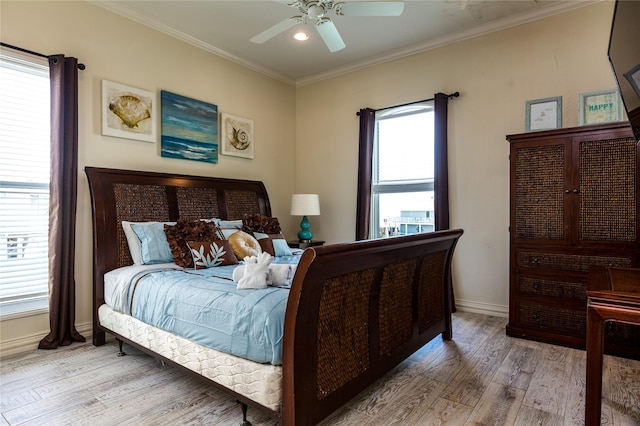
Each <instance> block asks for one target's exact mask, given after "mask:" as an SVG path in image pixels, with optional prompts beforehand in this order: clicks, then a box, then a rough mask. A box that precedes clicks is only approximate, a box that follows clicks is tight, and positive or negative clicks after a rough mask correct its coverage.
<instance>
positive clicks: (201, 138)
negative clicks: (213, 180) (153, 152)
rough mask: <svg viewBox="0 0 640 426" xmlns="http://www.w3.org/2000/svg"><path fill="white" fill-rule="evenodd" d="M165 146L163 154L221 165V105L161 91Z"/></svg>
mask: <svg viewBox="0 0 640 426" xmlns="http://www.w3.org/2000/svg"><path fill="white" fill-rule="evenodd" d="M160 102H161V109H162V113H161V117H162V118H161V122H162V135H161V138H160V140H161V142H162V147H161V149H160V155H161V156H163V157H169V158H181V159H184V160H194V161H204V162H208V163H217V162H218V151H219V149H218V106H217V105H214V104H210V103H207V102H203V101H199V100H196V99H191V98H187V97H186V96H181V95H177V94H175V93H171V92H167V91H166V90H161V91H160Z"/></svg>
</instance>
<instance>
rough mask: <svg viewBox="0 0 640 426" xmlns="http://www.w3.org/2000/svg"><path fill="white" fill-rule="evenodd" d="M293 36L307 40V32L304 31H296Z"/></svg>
mask: <svg viewBox="0 0 640 426" xmlns="http://www.w3.org/2000/svg"><path fill="white" fill-rule="evenodd" d="M293 38H295V39H296V40H298V41H307V40H309V34H307V33H305V32H304V31H298V32H297V33H295V34H294V35H293Z"/></svg>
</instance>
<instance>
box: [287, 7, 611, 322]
mask: <svg viewBox="0 0 640 426" xmlns="http://www.w3.org/2000/svg"><path fill="white" fill-rule="evenodd" d="M612 11H613V3H612V2H605V3H599V4H595V5H593V6H589V7H584V8H581V9H579V10H577V11H573V12H570V13H565V14H562V15H557V16H555V17H551V18H547V19H545V20H543V21H538V22H535V23H531V24H526V25H521V26H518V27H514V28H511V29H508V30H504V31H500V32H496V33H492V34H489V35H485V36H482V37H477V38H474V39H470V40H467V41H464V42H460V43H457V44H454V45H450V46H447V47H443V48H439V49H436V50H432V51H429V52H426V53H422V54H418V55H414V56H411V57H408V58H405V59H402V60H397V61H394V62H391V63H387V64H383V65H379V66H375V67H370V68H368V69H365V70H361V71H358V72H353V73H350V74H347V75H344V76H341V77H338V78H334V79H331V80H328V81H323V82H319V83H316V84H312V85H308V86H304V87H300V88H298V90H297V92H296V98H297V102H296V110H297V118H296V123H297V126H296V127H297V134H296V147H297V150H296V162H297V164H298V168H297V175H296V187H297V189H298V190H299V191H309V192H317V193H319V194H320V199H321V202H322V216H321V217H319V218H317V219H315V220H314V228H315V231H316V234H317V235H319V236H322V237H323V238H324V239H326V240H328V241H331V242H338V241H347V240H350V239H352V238H354V235H355V224H354V220H353V218H354V216H355V208H356V207H355V206H356V177H357V155H358V142H357V141H358V118H357V117H356V112H357V111H358V110H359V109H360V108H363V107H371V108H384V107H386V106H391V105H396V104H402V103H405V102H411V101H416V100H421V99H425V98H431V97H433V95H434V93H437V92H443V93H452V92H455V91H459V92H460V97H459V98H457V99H453V100H452V101H451V102H450V103H449V163H450V169H449V170H450V182H449V185H450V187H449V188H450V208H451V217H450V219H451V226H452V227H459V228H463V229H464V231H465V234H464V235H463V236H462V239H461V240H460V243H459V245H458V247H457V249H456V254H455V256H454V267H455V268H454V279H455V282H454V286H455V290H456V297H457V299H458V300H457V301H458V303H459V305H461V306H463V307H464V308H467V309H480V310H483V311H485V312H486V311H489V312H491V311H493V312H496V313H500V314H505V313H506V310H507V306H508V303H509V292H508V286H509V232H508V226H509V160H508V154H509V146H508V143H507V142H506V140H505V135H507V134H513V133H521V132H523V131H524V115H525V114H524V111H525V101H527V100H533V99H541V98H547V97H552V96H562V100H563V111H562V112H563V127H570V126H577V125H578V99H579V94H580V93H581V92H589V91H595V90H601V89H609V88H613V87H615V80H614V77H613V74H612V72H611V68H610V67H609V63H608V60H607V56H606V53H607V46H608V37H609V30H610V25H611V15H612ZM409 155H410V154H409Z"/></svg>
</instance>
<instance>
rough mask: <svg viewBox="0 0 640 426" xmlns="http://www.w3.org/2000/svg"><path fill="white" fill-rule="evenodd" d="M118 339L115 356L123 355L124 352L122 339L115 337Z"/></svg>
mask: <svg viewBox="0 0 640 426" xmlns="http://www.w3.org/2000/svg"><path fill="white" fill-rule="evenodd" d="M116 340H117V341H118V353H117V354H116V355H117V356H125V355H126V353H125V352H124V351H123V350H122V344H123V343H124V342H123V341H122V340H120V339H116Z"/></svg>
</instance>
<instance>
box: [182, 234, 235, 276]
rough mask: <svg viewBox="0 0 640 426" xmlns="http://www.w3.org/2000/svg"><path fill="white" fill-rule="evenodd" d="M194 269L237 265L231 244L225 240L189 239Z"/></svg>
mask: <svg viewBox="0 0 640 426" xmlns="http://www.w3.org/2000/svg"><path fill="white" fill-rule="evenodd" d="M187 245H188V246H189V249H190V250H191V256H192V258H193V265H194V268H195V269H206V268H212V267H215V266H225V265H237V264H238V263H239V262H238V259H236V256H235V254H233V250H232V249H231V244H230V243H229V241H227V240H215V241H189V242H188V243H187Z"/></svg>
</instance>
